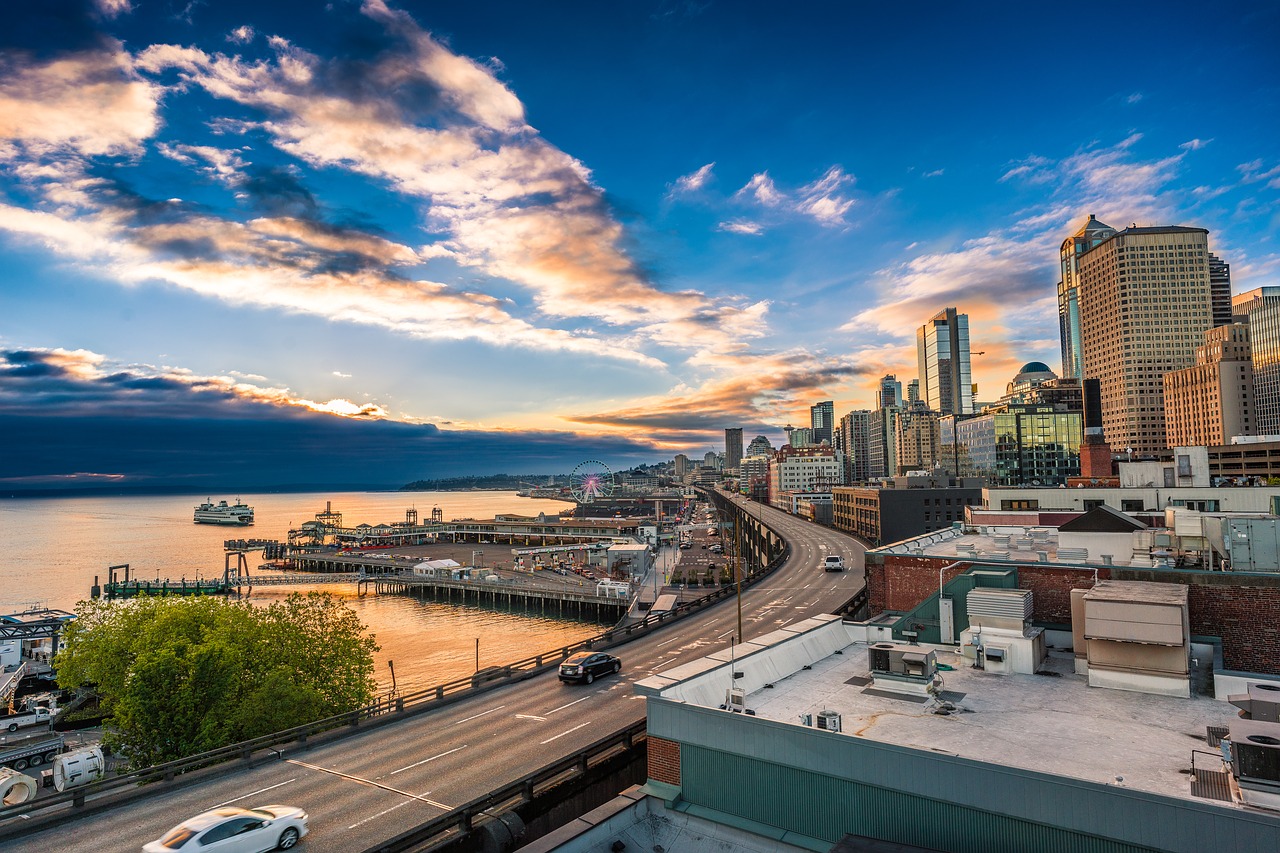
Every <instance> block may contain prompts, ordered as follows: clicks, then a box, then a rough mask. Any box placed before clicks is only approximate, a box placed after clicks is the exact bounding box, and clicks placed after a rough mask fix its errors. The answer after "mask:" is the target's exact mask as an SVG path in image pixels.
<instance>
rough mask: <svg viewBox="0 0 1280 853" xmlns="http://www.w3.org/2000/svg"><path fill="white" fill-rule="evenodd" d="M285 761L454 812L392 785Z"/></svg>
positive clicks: (448, 807)
mask: <svg viewBox="0 0 1280 853" xmlns="http://www.w3.org/2000/svg"><path fill="white" fill-rule="evenodd" d="M285 761H287V762H289V763H290V764H296V765H298V766H299V767H305V768H307V769H308V770H316V771H318V772H320V773H329V774H332V775H334V776H337V777H338V778H339V779H346V780H348V781H350V782H355V783H356V784H359V785H368V786H369V787H370V788H381V789H382V790H384V791H390V792H391V793H393V794H399V795H400V796H402V797H408V798H409V799H411V800H419V801H421V802H424V803H426V804H427V805H429V806H435V807H436V808H438V809H444V810H445V811H447V812H451V811H453V806H446V805H445V804H444V803H437V802H436V801H435V800H428V799H427V798H426V797H423V796H420V795H418V794H411V793H409V792H408V791H401V790H400V789H399V788H393V787H391V786H390V785H384V784H382V783H381V782H375V781H373V780H372V779H363V778H361V777H359V776H352V775H351V774H349V773H340V772H338V771H337V770H330V769H329V768H328V767H319V766H317V765H315V764H308V763H307V762H305V761H299V760H298V759H296V758H286V759H285Z"/></svg>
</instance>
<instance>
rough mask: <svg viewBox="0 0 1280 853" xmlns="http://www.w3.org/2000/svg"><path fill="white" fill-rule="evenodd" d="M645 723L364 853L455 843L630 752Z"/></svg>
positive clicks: (395, 852) (643, 736)
mask: <svg viewBox="0 0 1280 853" xmlns="http://www.w3.org/2000/svg"><path fill="white" fill-rule="evenodd" d="M645 726H646V723H645V721H644V720H641V721H639V722H638V723H632V724H631V725H630V726H628V727H627V728H625V729H622V730H621V731H617V732H614V733H613V734H611V735H609V736H607V737H603V738H601V739H600V740H598V741H596V742H595V743H593V744H591V745H590V746H588V747H586V748H584V749H581V750H579V751H578V752H575V753H574V754H572V755H568V756H566V757H564V758H562V759H560V760H559V761H555V762H552V763H551V764H548V765H546V766H545V767H541V768H539V769H538V770H535V771H534V772H533V773H530V774H529V775H527V776H525V777H524V778H522V779H518V780H516V781H515V782H511V783H510V784H507V785H504V786H502V787H501V788H496V789H494V790H492V791H490V792H489V793H487V794H482V795H481V796H479V797H476V798H475V799H474V800H471V801H470V802H468V803H464V804H462V805H460V806H457V807H456V808H454V809H453V810H452V811H449V812H446V813H445V814H442V815H440V816H439V817H437V818H434V819H432V820H429V821H427V822H426V823H424V824H422V825H421V826H418V827H415V828H414V829H410V830H408V831H407V832H403V833H401V834H400V835H397V836H396V837H395V838H391V839H388V840H387V841H384V842H382V843H381V844H376V845H374V846H373V847H370V848H368V849H367V850H366V851H365V853H402V851H405V850H416V849H420V848H423V847H426V848H427V849H431V848H432V847H434V846H436V845H437V844H441V843H445V842H449V841H452V840H454V839H455V838H456V837H457V836H459V835H460V834H462V833H467V832H471V830H472V829H473V826H474V822H475V819H476V818H477V817H480V816H482V815H487V816H490V817H493V816H494V815H493V814H492V812H493V811H494V810H495V809H498V808H499V807H503V808H502V809H501V810H502V811H510V810H511V809H512V808H514V807H516V806H518V805H522V804H524V803H527V802H531V801H532V800H533V798H534V797H536V796H537V795H538V794H539V793H541V792H543V791H545V790H547V789H549V788H551V787H554V786H556V785H560V784H563V783H565V782H568V781H571V780H572V779H574V778H576V777H579V776H582V775H584V774H585V773H586V772H587V771H588V770H589V769H590V768H591V766H592V765H593V764H596V763H599V762H600V761H603V760H605V759H606V758H611V757H613V756H615V755H618V754H619V753H621V752H630V751H631V750H633V749H634V748H635V746H636V744H638V743H640V742H641V741H644V740H646V739H647V736H646V730H645Z"/></svg>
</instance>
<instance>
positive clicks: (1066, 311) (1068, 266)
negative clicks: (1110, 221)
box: [1058, 213, 1116, 379]
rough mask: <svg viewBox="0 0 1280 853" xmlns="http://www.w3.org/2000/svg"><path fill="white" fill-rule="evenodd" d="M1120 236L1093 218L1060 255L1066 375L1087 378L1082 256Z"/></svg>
mask: <svg viewBox="0 0 1280 853" xmlns="http://www.w3.org/2000/svg"><path fill="white" fill-rule="evenodd" d="M1115 233H1116V229H1114V228H1112V227H1111V226H1110V225H1104V224H1102V223H1101V222H1099V221H1098V220H1096V219H1094V218H1093V214H1092V213H1090V214H1089V220H1088V221H1087V222H1085V224H1084V227H1083V228H1081V229H1080V230H1079V231H1077V232H1076V233H1075V234H1073V235H1071V236H1070V237H1068V238H1067V239H1066V240H1064V241H1062V248H1061V251H1060V252H1059V260H1060V270H1059V276H1060V277H1059V279H1058V332H1059V335H1060V336H1061V340H1062V375H1063V376H1065V377H1068V378H1074V379H1079V378H1080V377H1082V376H1084V371H1083V369H1082V367H1081V361H1080V359H1081V353H1082V352H1083V345H1082V343H1081V326H1080V271H1079V260H1080V256H1081V255H1083V254H1084V253H1085V252H1087V251H1089V250H1090V249H1092V248H1093V247H1094V246H1097V245H1098V244H1099V243H1101V242H1102V241H1103V240H1106V239H1108V238H1110V237H1112V236H1114V235H1115Z"/></svg>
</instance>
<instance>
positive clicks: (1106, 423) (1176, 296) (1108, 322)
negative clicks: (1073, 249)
mask: <svg viewBox="0 0 1280 853" xmlns="http://www.w3.org/2000/svg"><path fill="white" fill-rule="evenodd" d="M1208 254H1209V232H1208V231H1206V230H1205V229H1203V228H1187V227H1183V226H1180V225H1169V226H1161V227H1155V228H1138V227H1136V226H1135V227H1131V228H1126V229H1125V230H1123V231H1119V232H1116V233H1115V234H1113V235H1111V236H1110V237H1106V238H1105V239H1103V240H1102V241H1101V242H1099V243H1098V244H1097V245H1095V246H1093V247H1092V248H1089V249H1086V250H1085V251H1084V252H1082V253H1081V254H1080V255H1079V256H1078V257H1076V259H1075V260H1076V265H1077V273H1078V279H1079V287H1078V288H1077V290H1078V295H1077V297H1078V301H1079V307H1080V331H1081V343H1082V344H1083V350H1082V359H1081V366H1082V368H1083V370H1084V375H1085V376H1087V377H1091V378H1096V379H1098V380H1099V383H1100V388H1101V392H1102V426H1103V430H1104V432H1105V434H1106V439H1107V442H1108V443H1109V444H1110V445H1111V446H1112V447H1113V448H1115V449H1116V450H1117V451H1125V452H1135V453H1147V454H1149V453H1157V452H1159V451H1161V450H1164V449H1165V448H1166V447H1167V442H1166V440H1165V428H1164V426H1165V424H1164V419H1165V412H1164V375H1165V374H1166V373H1168V372H1169V371H1170V370H1179V369H1181V368H1183V367H1188V366H1190V365H1191V364H1192V362H1193V361H1194V359H1195V351H1196V347H1197V346H1198V345H1199V344H1200V342H1201V340H1202V338H1203V336H1204V333H1205V331H1206V330H1207V329H1209V328H1210V327H1211V326H1212V324H1213V313H1212V307H1213V306H1212V300H1211V299H1210V292H1209V263H1208V257H1207V256H1208Z"/></svg>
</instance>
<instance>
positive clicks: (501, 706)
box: [453, 705, 507, 726]
mask: <svg viewBox="0 0 1280 853" xmlns="http://www.w3.org/2000/svg"><path fill="white" fill-rule="evenodd" d="M505 707H507V706H506V705H499V706H498V707H496V708H490V709H489V710H487V711H481V712H480V713H479V714H476V715H475V716H474V717H467V718H466V719H465V720H458V722H456V723H454V724H453V725H455V726H460V725H462V724H463V723H469V722H471V721H472V720H478V719H480V718H481V717H483V716H484V715H485V714H492V713H493V712H494V711H501V710H502V709H503V708H505Z"/></svg>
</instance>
